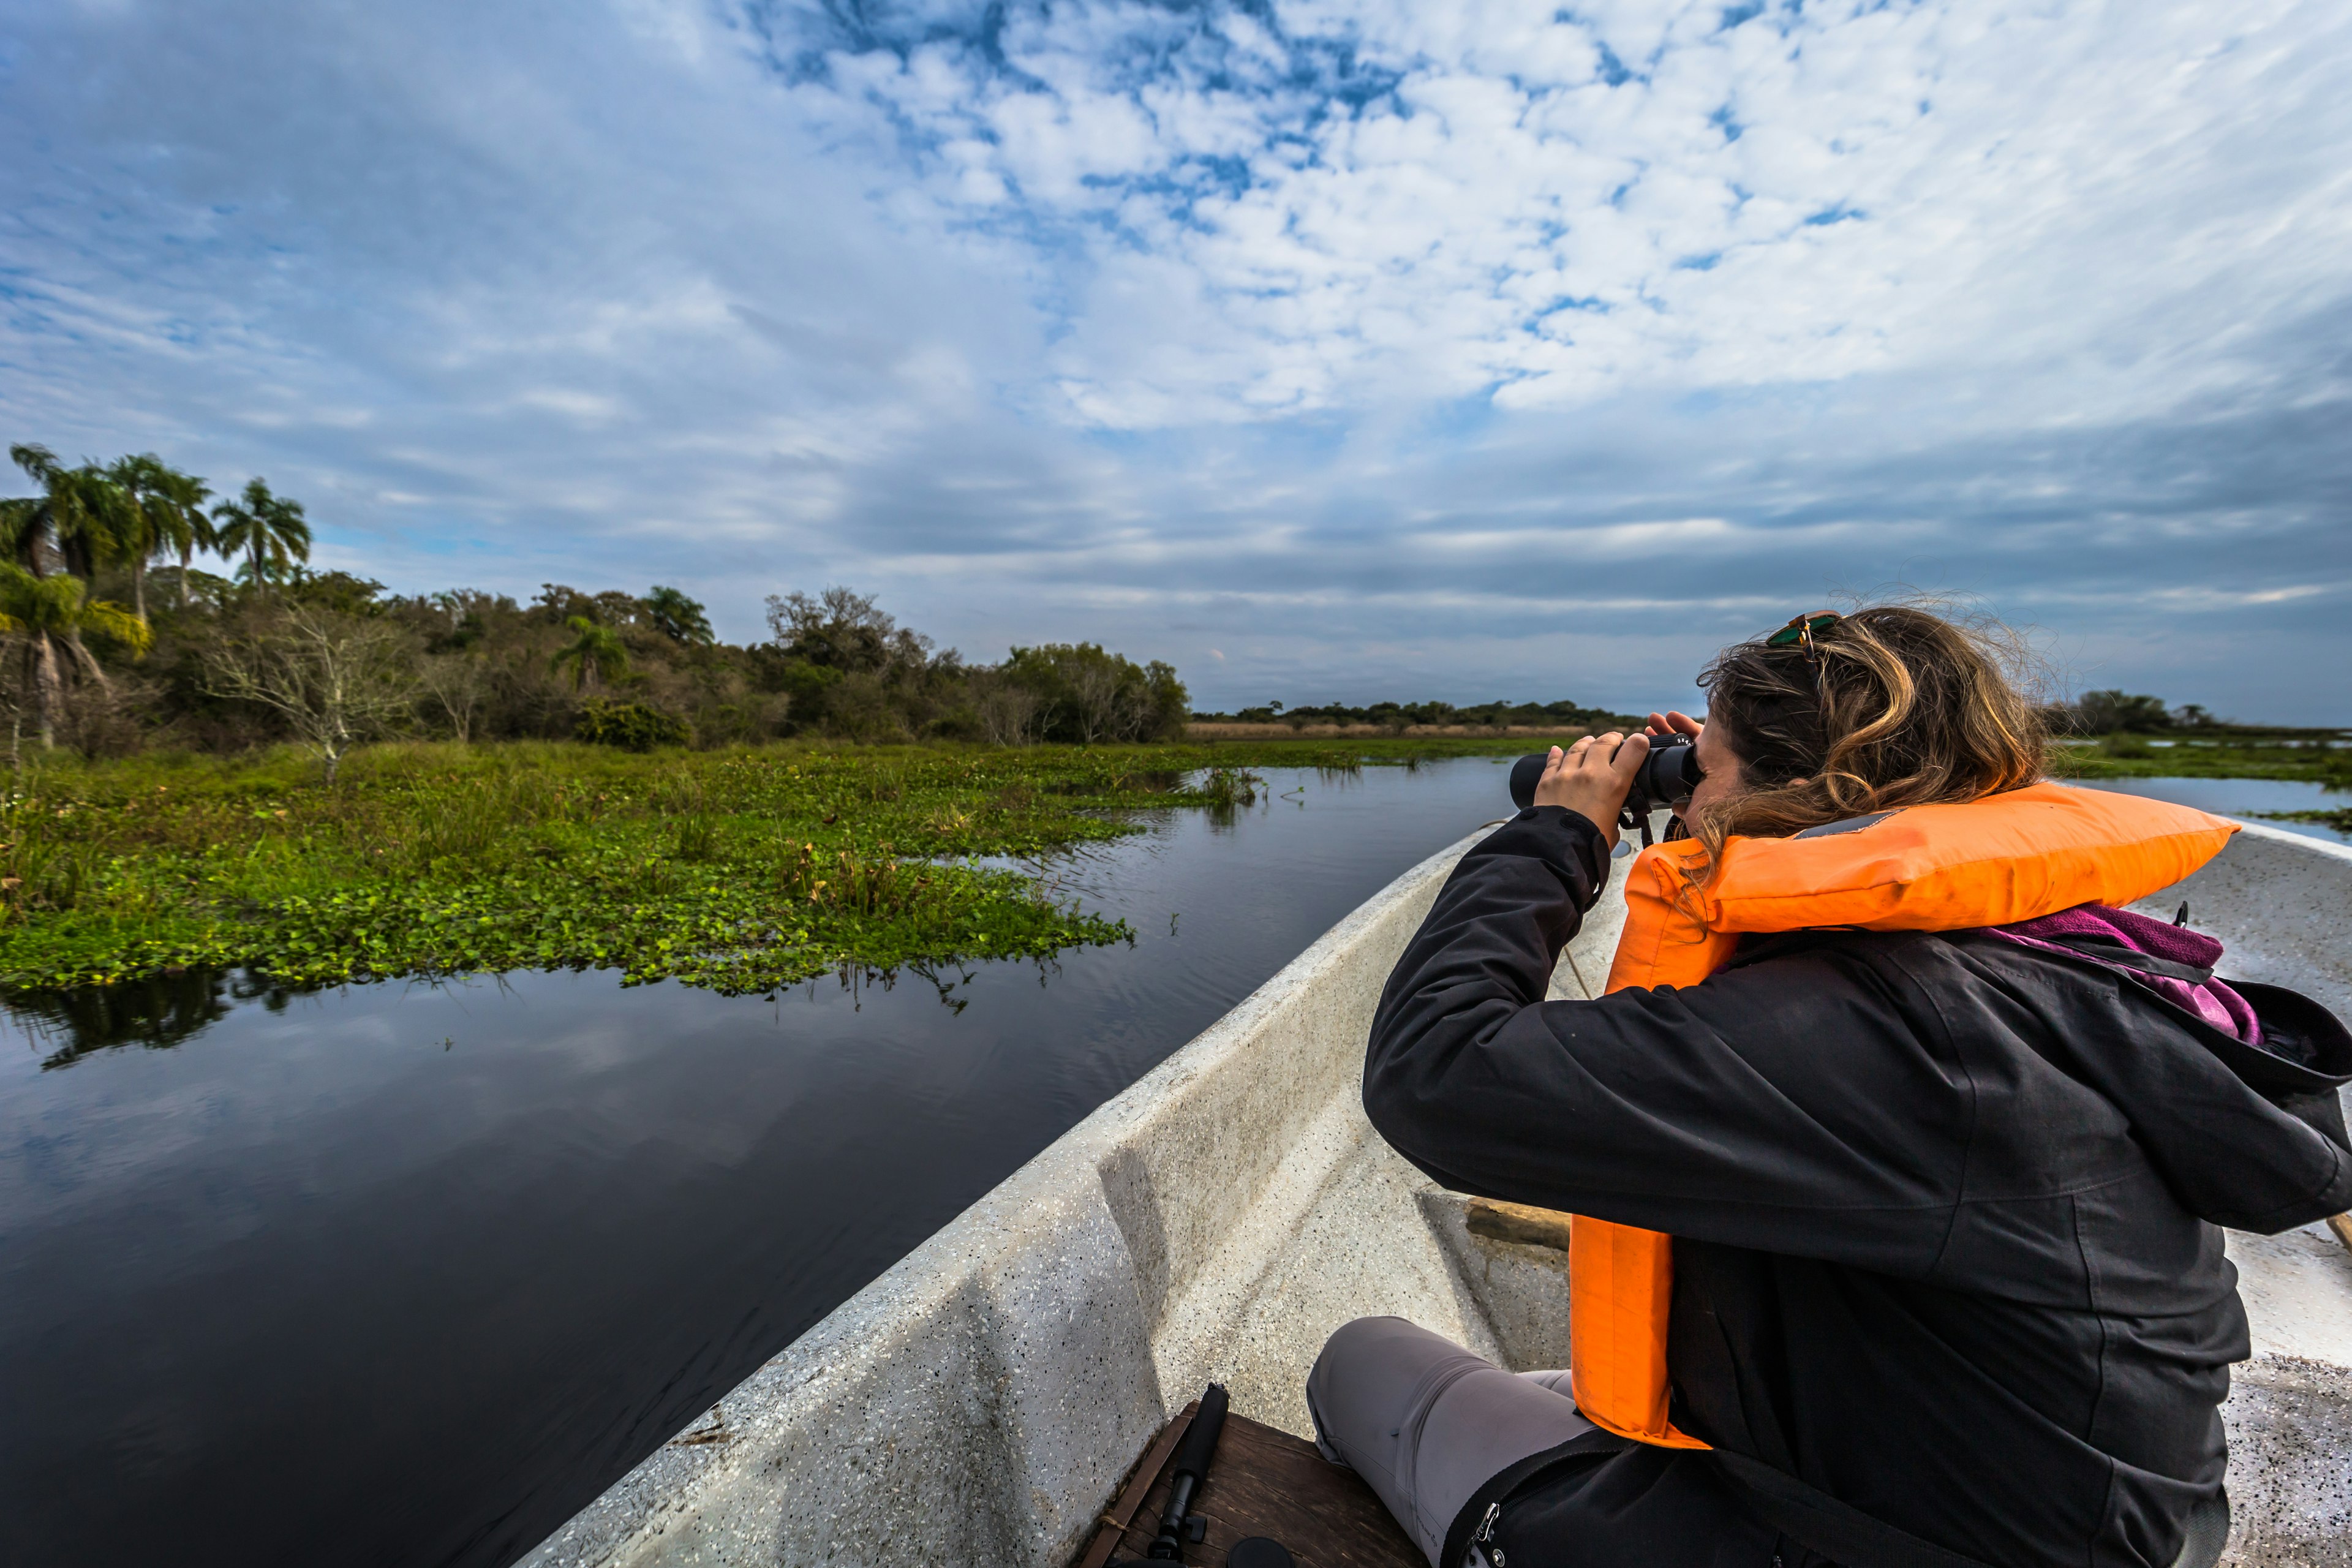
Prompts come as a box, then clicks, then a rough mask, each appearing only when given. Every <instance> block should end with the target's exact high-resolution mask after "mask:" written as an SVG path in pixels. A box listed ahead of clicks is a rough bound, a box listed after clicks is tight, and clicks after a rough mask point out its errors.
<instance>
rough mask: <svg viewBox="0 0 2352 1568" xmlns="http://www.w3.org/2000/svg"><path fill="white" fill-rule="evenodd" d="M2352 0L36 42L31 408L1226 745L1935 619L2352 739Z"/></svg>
mask: <svg viewBox="0 0 2352 1568" xmlns="http://www.w3.org/2000/svg"><path fill="white" fill-rule="evenodd" d="M2347 78H2352V6H2347V5H2344V4H2343V3H2342V0H2309V3H2306V0H2117V3H2115V4H2095V3H2077V0H2032V3H2012V0H1969V3H1957V0H1955V3H1950V4H1946V3H1941V0H1910V3H1906V0H1870V3H1862V0H1840V3H1836V4H1822V3H1821V0H1769V3H1762V4H1759V3H1758V0H1739V3H1732V0H1713V3H1710V4H1706V5H1681V4H1672V3H1666V0H1590V3H1583V4H1574V5H1569V6H1565V7H1562V6H1559V5H1554V4H1497V3H1486V0H1450V3H1448V4H1444V5H1432V4H1428V3H1426V0H1418V3H1415V0H1279V3H1274V4H1201V5H1189V4H1176V3H1173V0H1165V3H1160V4H1136V3H1127V0H1118V3H1101V4H1075V3H1072V4H1065V3H1060V0H990V3H986V4H966V3H949V0H940V3H935V4H903V5H902V4H889V3H887V0H876V3H871V4H856V3H853V0H835V3H833V4H803V3H800V0H509V3H507V4H502V5H481V4H478V0H477V3H457V0H404V3H403V4H401V5H380V4H371V5H362V4H356V3H352V0H210V3H208V4H206V5H188V4H185V3H184V0H179V3H170V0H0V430H5V435H6V438H7V439H8V440H10V441H21V440H33V441H39V442H42V443H45V444H47V446H49V447H53V448H55V449H57V450H58V452H59V453H60V454H62V455H64V456H67V457H68V458H79V457H83V456H89V457H97V458H110V457H112V456H114V455H117V454H119V453H122V452H129V451H142V450H152V451H155V452H157V453H160V454H162V455H163V457H164V458H167V459H168V460H170V461H172V462H173V463H175V464H176V465H178V466H180V467H182V468H189V469H192V470H194V471H195V472H197V473H200V474H203V475H205V477H206V478H207V479H210V481H211V482H212V483H213V485H214V487H215V489H223V490H226V489H234V488H236V487H237V486H239V485H241V484H242V483H243V482H244V480H245V479H246V478H247V477H248V476H251V475H255V474H259V475H263V476H265V477H267V478H268V480H269V482H270V483H271V484H272V485H273V486H274V487H276V488H277V489H279V490H280V491H281V492H283V493H287V494H290V495H293V496H295V497H297V498H299V500H302V501H303V502H304V503H305V505H306V506H307V507H308V509H309V511H310V517H311V519H312V521H313V522H314V523H315V524H316V526H317V528H318V534H319V544H318V550H317V553H316V556H315V560H314V563H315V564H319V565H322V566H334V567H341V568H345V569H348V570H352V571H354V572H360V573H363V574H368V575H371V576H373V577H375V578H377V579H379V580H381V581H383V583H385V584H388V585H389V586H390V587H392V588H393V589H394V590H396V591H399V592H403V593H421V592H429V591H431V590H434V589H438V588H444V587H452V586H474V587H482V588H489V589H494V590H498V591H500V592H505V593H510V594H514V595H517V596H518V597H524V598H527V597H529V596H530V595H531V594H532V593H534V592H536V591H537V587H538V585H539V584H541V583H542V582H547V581H556V582H563V583H569V584H573V585H575V586H578V587H581V588H585V589H589V590H592V591H594V590H602V589H606V588H624V589H628V590H631V591H636V592H642V591H643V590H644V589H645V588H646V587H647V586H649V585H651V584H655V583H665V584H676V585H678V586H680V587H683V588H685V589H686V590H687V591H688V593H690V594H692V595H695V596H696V597H698V598H699V599H701V600H703V601H704V602H705V603H706V604H708V605H709V608H710V611H711V616H712V619H713V621H714V622H715V623H716V625H717V626H718V629H719V633H720V635H721V636H723V637H728V638H730V640H747V639H751V638H753V637H760V636H762V635H764V633H763V630H762V625H761V605H762V601H763V599H764V598H765V596H766V595H770V594H772V593H781V592H788V591H791V590H793V589H815V588H818V587H822V586H824V585H825V584H833V583H846V584H851V585H853V586H855V587H857V588H859V589H861V590H863V591H866V592H869V593H873V594H876V595H878V596H879V597H880V599H881V602H882V604H883V605H884V607H885V608H886V609H888V610H890V611H892V612H893V613H895V614H897V615H898V616H899V617H900V619H902V620H903V621H906V622H908V623H910V624H912V625H914V626H918V627H919V628H920V629H922V630H924V631H926V632H928V633H929V634H931V635H932V636H934V637H937V638H938V639H939V640H940V642H941V643H942V644H948V645H953V646H955V647H960V648H961V649H962V650H963V652H964V653H965V655H966V657H967V658H979V659H994V658H1001V657H1002V656H1003V650H1004V649H1005V648H1006V647H1009V646H1012V645H1014V644H1027V643H1034V642H1039V641H1073V640H1096V641H1100V642H1103V643H1104V644H1106V645H1108V646H1109V647H1115V648H1118V649H1120V650H1122V651H1124V652H1126V653H1128V654H1129V655H1130V656H1132V657H1134V658H1139V659H1141V658H1165V659H1167V660H1169V661H1171V663H1173V664H1174V665H1176V667H1177V668H1179V670H1180V671H1181V672H1182V674H1183V675H1184V677H1185V679H1187V681H1188V683H1189V684H1190V685H1191V687H1192V691H1193V694H1194V699H1195V703H1196V706H1200V707H1202V708H1231V707H1237V706H1242V705H1246V704H1255V703H1261V702H1265V701H1267V700H1277V699H1278V700H1283V701H1286V702H1288V703H1291V704H1294V705H1295V704H1298V703H1304V702H1311V701H1328V700H1343V701H1350V702H1369V701H1373V700H1380V699H1382V698H1398V699H1404V700H1414V699H1424V698H1436V699H1441V700H1452V701H1463V702H1466V701H1478V700H1490V699H1493V698H1496V697H1507V698H1511V699H1514V700H1527V699H1533V700H1552V699H1557V698H1570V699H1574V700H1579V701H1583V702H1590V703H1598V704H1605V705H1608V706H1612V707H1618V708H1631V709H1636V710H1638V709H1643V708H1646V707H1649V706H1652V705H1654V704H1657V703H1662V702H1689V701H1691V700H1692V693H1691V687H1690V681H1691V678H1692V675H1693V673H1694V672H1695V671H1696V669H1697V668H1698V667H1699V666H1700V665H1701V664H1702V663H1703V662H1704V661H1705V659H1706V657H1707V656H1708V655H1709V654H1710V653H1711V652H1712V651H1713V650H1714V649H1716V648H1717V647H1720V646H1722V645H1724V644H1725V643H1727V642H1730V641H1733V640H1737V639H1738V638H1740V637H1748V636H1752V635H1754V634H1756V633H1758V632H1759V631H1761V630H1764V629H1767V628H1769V627H1772V626H1778V625H1780V623H1782V622H1784V621H1786V620H1787V619H1788V618H1789V617H1790V616H1793V615H1796V614H1798V613H1800V612H1803V611H1810V610H1813V609H1817V608H1820V607H1822V606H1824V605H1832V606H1835V605H1851V604H1853V603H1855V602H1868V601H1869V600H1872V599H1874V598H1877V597H1880V596H1884V595H1889V594H1896V593H1902V594H1930V595H1942V596H1945V597H1947V598H1948V599H1949V600H1951V601H1952V602H1953V603H1955V604H1957V605H1960V606H1961V607H1963V608H1965V609H1966V610H1968V611H1969V612H1970V613H1976V614H1985V615H1991V616H1998V617H2000V618H2001V619H2003V620H2005V621H2007V622H2009V623H2010V624H2011V625H2013V626H2017V627H2019V628H2021V629H2022V630H2023V631H2024V632H2025V633H2026V634H2027V636H2028V637H2029V639H2030V641H2031V642H2032V645H2033V647H2035V648H2036V649H2037V650H2038V653H2039V655H2040V658H2041V659H2042V672H2043V673H2042V678H2043V679H2045V680H2046V681H2047V682H2049V683H2050V685H2051V687H2052V688H2053V689H2055V690H2060V691H2064V690H2074V689H2084V688H2088V687H2122V688H2125V689H2130V690H2136V691H2152V692H2156V693H2158V694H2160V695H2162V696H2164V697H2166V698H2168V700H2172V701H2174V702H2189V701H2195V702H2201V703H2203V704H2205V705H2207V706H2208V707H2210V708H2212V709H2215V710H2219V711H2221V712H2224V713H2229V714H2232V715H2236V716H2239V717H2243V718H2248V719H2265V720H2301V721H2306V722H2330V723H2347V722H2352V685H2347V680H2346V679H2345V674H2346V671H2347V662H2348V661H2347V655H2352V420H2347V411H2352V244H2347V240H2352V93H2347V92H2346V91H2345V90H2344V89H2343V83H2344V82H2345V80H2347Z"/></svg>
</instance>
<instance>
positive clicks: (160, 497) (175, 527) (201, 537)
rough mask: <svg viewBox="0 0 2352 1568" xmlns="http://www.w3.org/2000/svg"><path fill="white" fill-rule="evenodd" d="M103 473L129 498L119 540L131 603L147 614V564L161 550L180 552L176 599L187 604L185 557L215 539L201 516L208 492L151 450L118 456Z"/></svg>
mask: <svg viewBox="0 0 2352 1568" xmlns="http://www.w3.org/2000/svg"><path fill="white" fill-rule="evenodd" d="M107 477H108V478H109V479H112V480H113V481H114V483H115V485H116V487H117V488H118V489H121V491H122V493H123V494H124V495H126V496H128V497H129V498H130V500H131V510H132V512H133V514H134V517H133V519H132V521H131V528H130V529H129V530H128V531H127V537H126V538H124V540H123V541H122V542H123V544H124V545H125V546H126V548H125V550H124V551H123V553H124V554H125V555H126V556H127V557H128V558H129V559H130V562H131V609H132V610H133V611H135V612H136V613H137V615H138V616H139V618H140V619H141V620H142V621H143V620H145V619H146V618H147V563H148V562H149V561H151V560H152V559H153V558H154V557H155V555H156V553H157V552H160V551H163V550H176V551H178V552H180V604H181V606H182V607H183V608H184V607H185V606H186V605H187V603H188V562H189V558H190V557H191V556H193V555H194V553H195V550H196V547H197V546H198V545H204V546H205V547H207V548H209V547H210V546H211V544H212V542H213V541H214V539H215V538H216V537H217V535H215V533H214V531H213V524H212V520H211V519H210V518H208V517H206V516H205V511H204V506H205V497H206V496H208V495H210V494H212V491H211V490H210V489H207V488H206V487H205V481H204V480H202V479H198V478H196V477H195V476H194V474H184V473H181V472H180V471H179V470H178V469H177V468H170V467H167V466H166V465H165V464H164V462H163V459H162V458H158V457H156V456H155V454H154V453H152V452H142V453H141V454H140V455H139V456H138V457H135V458H120V459H118V460H117V461H116V462H115V463H114V465H113V466H112V467H111V468H108V469H107Z"/></svg>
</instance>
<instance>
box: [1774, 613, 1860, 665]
mask: <svg viewBox="0 0 2352 1568" xmlns="http://www.w3.org/2000/svg"><path fill="white" fill-rule="evenodd" d="M1844 618H1845V617H1844V616H1841V615H1839V614H1838V613H1837V612H1836V611H1835V610H1816V611H1815V612H1813V613H1812V614H1811V615H1810V616H1792V617H1790V621H1789V624H1788V625H1787V626H1782V627H1781V628H1780V630H1779V631H1777V632H1774V633H1773V634H1772V635H1771V636H1770V637H1766V638H1765V639H1764V646H1765V647H1788V646H1789V645H1790V644H1791V643H1794V644H1796V645H1797V646H1798V647H1801V648H1802V649H1804V652H1805V662H1806V663H1808V664H1811V665H1813V666H1814V667H1816V668H1818V667H1819V666H1820V664H1821V662H1822V656H1821V650H1820V649H1819V648H1817V647H1814V646H1813V636H1814V634H1815V633H1817V632H1825V631H1827V630H1829V629H1830V627H1832V626H1835V625H1836V624H1837V623H1838V622H1840V621H1842V620H1843V619H1844Z"/></svg>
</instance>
